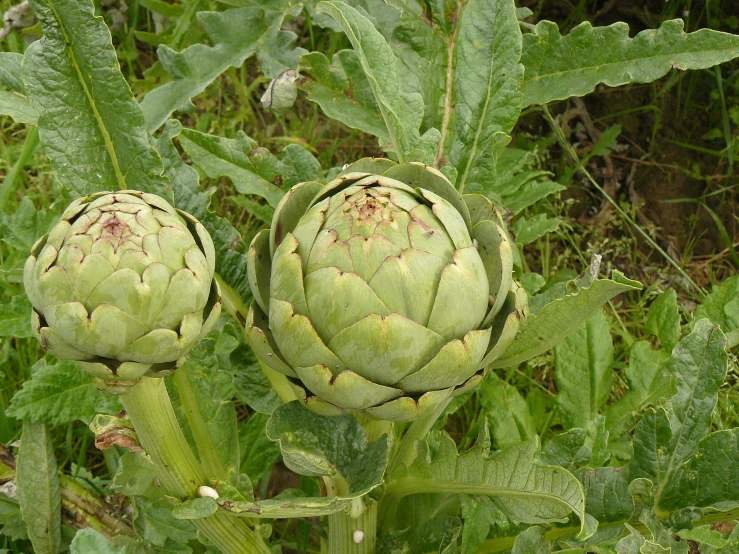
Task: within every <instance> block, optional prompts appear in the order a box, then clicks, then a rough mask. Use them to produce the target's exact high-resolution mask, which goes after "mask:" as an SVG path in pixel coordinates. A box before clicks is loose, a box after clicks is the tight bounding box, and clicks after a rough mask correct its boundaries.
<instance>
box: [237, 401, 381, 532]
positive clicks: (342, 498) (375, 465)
mask: <svg viewBox="0 0 739 554" xmlns="http://www.w3.org/2000/svg"><path fill="white" fill-rule="evenodd" d="M267 436H268V437H269V438H270V439H271V440H273V441H276V442H278V443H279V445H280V450H281V451H282V459H283V461H284V463H285V465H286V466H287V467H288V468H290V469H291V470H293V471H295V472H296V473H300V474H301V475H309V476H322V477H325V478H330V479H332V480H334V481H335V482H337V483H339V485H338V488H339V490H338V491H337V492H338V494H337V495H335V496H325V497H318V498H313V497H296V498H290V499H289V500H286V499H279V498H275V499H271V500H262V501H256V502H249V501H236V502H229V506H228V509H229V510H231V511H233V512H236V513H245V514H248V515H250V516H252V517H260V518H264V517H266V518H270V517H307V516H312V515H326V514H330V513H334V512H338V511H341V510H344V509H346V508H347V507H348V506H349V504H350V503H351V501H352V499H354V498H359V497H361V496H364V495H365V494H367V493H368V492H370V491H371V490H373V489H375V488H377V487H378V486H380V485H381V484H382V478H383V475H384V472H385V467H386V466H387V436H386V435H383V436H382V437H380V438H379V439H378V440H376V441H374V442H371V443H368V441H367V437H366V435H365V432H364V429H363V428H362V426H361V425H359V423H358V422H357V420H356V419H354V418H353V417H352V416H349V415H346V416H338V417H326V416H321V415H318V414H315V413H313V412H311V411H310V410H308V409H307V408H305V407H304V406H303V405H302V404H300V403H299V402H298V401H293V402H289V403H287V404H283V405H282V406H280V407H278V408H277V409H275V411H274V412H272V416H271V417H270V419H269V421H268V423H267Z"/></svg>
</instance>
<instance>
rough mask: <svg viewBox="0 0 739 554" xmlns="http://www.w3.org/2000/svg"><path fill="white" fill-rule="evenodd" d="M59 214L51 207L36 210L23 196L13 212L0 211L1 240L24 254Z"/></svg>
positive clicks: (29, 200)
mask: <svg viewBox="0 0 739 554" xmlns="http://www.w3.org/2000/svg"><path fill="white" fill-rule="evenodd" d="M58 216H59V214H58V213H56V212H55V211H54V210H53V209H46V208H44V209H40V210H37V209H36V207H35V206H34V205H33V201H32V200H31V199H30V198H28V197H27V196H26V197H24V198H23V199H22V200H21V201H20V204H19V205H18V208H16V210H15V212H14V213H13V214H6V213H5V212H0V230H2V232H3V238H2V241H3V242H4V243H6V244H8V245H10V246H12V247H13V248H15V249H16V250H18V251H19V252H21V253H22V254H23V255H24V256H25V255H26V254H28V252H30V251H31V249H32V248H33V245H34V243H35V242H36V241H37V240H38V238H39V237H40V236H42V235H44V234H45V233H46V232H47V231H48V230H49V228H50V227H51V224H52V223H53V222H54V220H55V219H56V218H57V217H58Z"/></svg>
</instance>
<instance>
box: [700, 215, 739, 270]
mask: <svg viewBox="0 0 739 554" xmlns="http://www.w3.org/2000/svg"><path fill="white" fill-rule="evenodd" d="M699 204H700V205H701V206H703V209H705V210H706V211H707V212H708V215H710V216H711V219H713V222H714V223H715V224H716V227H717V228H718V232H719V234H720V235H721V239H722V240H723V241H724V244H726V248H727V249H728V250H729V253H730V254H731V259H732V260H733V261H734V265H736V267H739V254H737V252H736V249H735V248H734V241H733V240H731V236H729V232H728V231H727V230H726V227H725V226H724V223H723V221H721V218H720V217H719V216H718V214H717V213H716V212H714V211H713V210H712V209H711V208H709V207H708V206H706V205H705V204H704V203H703V202H699Z"/></svg>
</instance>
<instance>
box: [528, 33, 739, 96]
mask: <svg viewBox="0 0 739 554" xmlns="http://www.w3.org/2000/svg"><path fill="white" fill-rule="evenodd" d="M683 28H684V23H683V21H682V20H681V19H673V20H669V21H665V22H664V23H663V24H662V26H661V27H660V28H659V29H647V30H646V31H642V32H641V33H639V34H638V35H636V36H635V37H634V38H633V39H631V38H629V26H628V25H627V24H626V23H623V22H618V23H614V24H613V25H609V26H608V27H595V28H593V26H592V25H591V24H590V23H588V22H584V23H581V24H580V25H578V26H577V27H575V28H574V29H572V31H570V33H569V34H568V35H565V36H561V35H560V34H559V29H558V28H557V25H556V24H555V23H552V22H551V21H540V22H539V23H538V24H537V25H536V27H535V28H534V32H533V33H528V34H526V35H524V39H523V56H522V58H521V61H522V62H523V65H524V66H525V67H526V73H525V76H524V80H523V95H524V100H523V105H524V106H529V105H531V104H545V103H547V102H552V101H554V100H564V99H566V98H569V97H571V96H584V95H586V94H588V93H589V92H592V91H593V90H594V89H595V86H596V85H597V84H598V83H605V84H606V85H608V86H610V87H616V86H620V85H625V84H627V83H651V82H652V81H655V80H657V79H659V78H660V77H662V76H663V75H666V74H667V72H668V71H670V69H672V68H676V69H680V70H683V71H684V70H687V69H705V68H707V67H711V66H714V65H717V64H720V63H723V62H726V61H729V60H732V59H734V58H736V57H737V56H739V37H738V36H736V35H730V34H727V33H720V32H718V31H713V30H710V29H701V30H699V31H696V32H695V33H690V34H686V33H684V32H683Z"/></svg>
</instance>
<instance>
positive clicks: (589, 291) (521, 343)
mask: <svg viewBox="0 0 739 554" xmlns="http://www.w3.org/2000/svg"><path fill="white" fill-rule="evenodd" d="M640 289H641V283H638V282H637V281H632V280H630V279H627V278H626V277H624V276H623V274H621V273H620V272H619V271H616V270H613V273H612V279H595V280H594V281H592V283H590V284H589V285H588V286H587V287H585V288H578V289H577V290H576V291H575V292H572V293H571V294H567V295H566V296H564V297H562V298H558V299H556V300H554V301H552V302H549V303H547V304H545V305H544V306H543V307H541V308H540V309H539V310H537V311H536V312H535V313H531V314H530V315H528V316H527V317H525V318H524V320H523V321H522V322H521V327H520V329H519V331H518V334H517V335H516V338H515V339H514V340H513V342H512V343H511V345H510V346H509V347H508V349H507V350H506V351H505V353H504V354H503V355H502V356H501V357H500V358H499V359H498V360H496V361H494V362H493V363H492V364H491V365H490V367H492V368H499V367H507V366H512V365H517V364H519V363H521V362H524V361H526V360H528V359H531V358H533V357H534V356H538V355H539V354H541V353H543V352H546V351H547V350H549V349H550V348H552V347H553V346H554V345H555V344H557V343H559V342H560V341H561V340H563V339H564V338H565V337H566V336H567V335H569V334H570V333H571V332H572V331H573V330H575V329H576V328H577V327H578V326H579V325H580V323H581V322H582V321H584V320H585V319H586V318H587V317H588V316H590V314H591V313H593V312H594V311H595V310H596V309H598V308H599V307H600V306H601V305H603V304H605V303H606V302H607V301H608V300H610V299H611V298H613V297H614V296H616V295H617V294H620V293H622V292H626V291H629V290H640Z"/></svg>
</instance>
